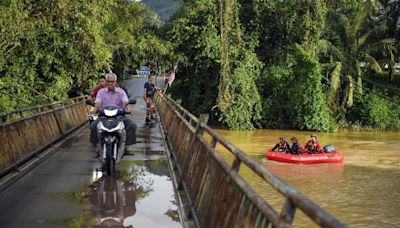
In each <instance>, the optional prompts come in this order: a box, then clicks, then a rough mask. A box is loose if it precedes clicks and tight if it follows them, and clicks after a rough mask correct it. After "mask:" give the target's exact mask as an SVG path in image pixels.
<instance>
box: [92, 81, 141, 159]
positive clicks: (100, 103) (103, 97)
mask: <svg viewBox="0 0 400 228" xmlns="http://www.w3.org/2000/svg"><path fill="white" fill-rule="evenodd" d="M106 83H107V87H106V88H103V89H100V90H99V92H98V93H97V96H96V108H95V111H96V110H97V109H100V108H104V107H106V106H117V107H119V108H126V110H127V111H128V112H131V113H132V110H131V108H130V107H129V106H128V102H129V100H128V96H127V95H126V92H125V91H124V90H123V89H121V88H119V87H117V86H116V83H117V75H116V74H114V73H108V74H107V76H106ZM122 121H124V125H125V132H126V143H125V152H126V151H127V146H129V145H132V144H135V143H136V127H137V126H136V124H135V123H134V122H133V120H132V119H130V118H128V117H127V116H123V117H122ZM98 122H99V120H98V119H97V120H96V121H94V122H93V123H92V125H91V126H90V142H91V143H93V145H95V146H96V148H97V150H99V146H98V145H97V144H98V141H99V139H98V135H97V123H98Z"/></svg>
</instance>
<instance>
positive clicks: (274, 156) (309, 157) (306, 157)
mask: <svg viewBox="0 0 400 228" xmlns="http://www.w3.org/2000/svg"><path fill="white" fill-rule="evenodd" d="M265 156H267V158H268V159H269V160H273V161H278V162H286V163H297V164H315V163H341V162H343V160H344V155H343V154H342V153H340V152H334V153H317V154H310V153H303V154H286V153H282V152H277V151H268V152H267V153H266V155H265Z"/></svg>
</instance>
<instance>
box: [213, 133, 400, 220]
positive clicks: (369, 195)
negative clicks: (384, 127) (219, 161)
mask: <svg viewBox="0 0 400 228" xmlns="http://www.w3.org/2000/svg"><path fill="white" fill-rule="evenodd" d="M217 132H218V133H220V134H221V135H223V136H224V137H225V138H226V139H227V140H229V141H230V142H232V143H233V144H234V145H236V146H238V147H239V148H240V149H242V150H243V151H244V152H246V153H247V154H249V155H250V156H251V157H253V158H254V159H255V160H257V161H259V162H260V163H261V164H264V165H265V166H266V167H267V168H268V169H270V170H271V171H272V172H274V173H275V174H277V175H278V176H280V177H281V178H282V179H284V180H285V181H286V182H288V183H289V184H291V185H292V186H294V187H296V188H297V189H299V190H300V191H301V192H302V193H304V194H305V195H307V196H308V197H309V198H310V199H312V200H313V201H314V202H316V203H317V204H319V205H320V206H321V207H322V208H324V209H325V210H327V211H328V212H329V213H331V214H332V215H334V216H335V217H337V218H338V219H339V220H341V221H343V222H344V223H345V224H347V225H348V226H349V227H400V216H399V215H398V212H399V211H400V150H399V146H400V133H399V132H396V133H387V132H376V133H371V132H340V133H319V134H318V140H319V141H320V142H321V144H322V145H326V144H334V145H335V146H336V150H338V151H341V152H343V153H344V155H345V161H344V163H343V164H312V165H298V164H286V163H279V162H274V161H268V160H267V159H266V158H265V156H264V154H265V152H266V150H268V149H270V148H272V147H273V146H274V145H275V144H276V143H277V142H278V141H279V140H278V138H279V137H280V136H284V137H286V139H290V138H291V137H292V136H295V137H297V138H298V139H299V142H300V143H301V144H302V145H304V144H305V142H306V141H307V140H308V139H309V138H310V134H311V132H301V131H279V130H255V131H227V130H217ZM288 141H289V140H288ZM226 157H227V159H228V160H229V159H230V158H229V157H230V156H229V155H226ZM241 174H242V175H243V176H244V177H245V178H246V180H248V181H249V183H250V185H251V186H253V187H254V188H255V189H256V190H257V191H258V192H259V193H260V194H261V195H262V196H263V197H265V198H266V199H267V200H268V202H270V203H271V204H272V205H273V206H274V207H275V208H276V209H277V210H278V211H280V210H281V209H282V207H283V204H284V201H283V199H282V196H281V195H280V194H277V193H275V191H274V190H272V189H271V188H270V187H269V186H267V185H265V184H261V179H260V178H258V177H256V176H255V175H253V174H250V172H249V171H248V170H245V169H242V170H241ZM310 226H315V225H314V224H313V223H312V222H311V221H309V219H307V218H305V216H304V215H302V212H300V211H297V212H296V216H295V220H294V227H310Z"/></svg>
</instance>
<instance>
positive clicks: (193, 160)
mask: <svg viewBox="0 0 400 228" xmlns="http://www.w3.org/2000/svg"><path fill="white" fill-rule="evenodd" d="M155 101H156V106H157V110H158V112H159V114H160V118H161V121H162V124H163V127H164V131H165V132H166V136H167V139H168V144H169V145H170V147H171V148H172V151H171V155H170V156H171V159H172V160H174V163H175V167H174V169H175V170H176V173H177V176H178V177H177V178H178V179H179V188H180V189H181V190H184V191H185V192H186V194H187V195H188V197H187V198H188V199H187V201H188V203H187V204H188V206H187V207H188V209H187V210H186V211H189V212H188V213H187V214H186V215H185V216H186V218H189V217H190V218H193V220H194V223H195V224H196V226H197V227H236V226H238V225H239V227H268V226H272V227H290V226H291V225H292V222H293V219H294V215H295V212H296V209H300V210H301V211H303V212H304V214H305V215H306V216H307V217H309V218H310V219H311V220H312V221H314V222H315V223H316V224H318V225H320V226H322V227H345V225H344V224H343V223H341V222H340V221H339V220H337V219H336V218H334V217H333V216H332V215H330V214H328V213H327V212H326V211H325V210H323V209H322V208H321V207H319V206H318V205H317V204H315V203H314V202H312V201H311V200H310V199H308V198H307V197H306V196H304V195H303V194H302V193H301V192H299V191H298V190H296V189H295V188H293V187H292V186H290V185H289V184H287V183H285V182H284V181H283V180H281V179H280V178H279V177H278V176H276V175H274V174H273V173H272V172H271V171H269V170H268V169H267V168H266V167H265V166H263V165H261V164H259V163H257V162H256V161H254V160H253V159H252V158H250V157H249V156H248V155H246V154H245V153H244V152H243V151H241V150H240V149H239V148H237V147H236V146H234V145H233V144H231V143H230V142H228V141H227V140H225V139H224V138H223V137H221V136H220V135H218V134H217V133H216V132H215V131H214V130H212V129H211V128H210V127H209V126H207V124H206V123H204V122H202V121H200V120H199V119H198V118H197V117H195V116H194V115H192V114H191V113H190V112H188V111H187V110H186V109H184V108H183V107H182V106H180V105H179V104H177V103H176V102H175V101H173V100H172V99H171V98H169V97H167V96H165V95H163V94H161V93H157V95H156V97H155ZM204 132H207V133H208V134H209V135H211V137H212V139H211V141H210V142H208V141H207V140H206V139H205V138H204V136H203V133H204ZM217 144H219V145H221V146H223V147H224V148H226V149H227V150H228V151H229V152H230V153H231V154H232V155H233V156H234V157H235V159H234V161H233V163H232V164H228V162H227V161H226V160H225V159H224V158H223V157H222V156H221V155H220V154H218V153H217V152H216V149H215V148H216V145H217ZM243 165H245V166H247V167H248V168H249V169H251V170H252V172H253V173H254V174H256V175H258V176H259V177H261V178H262V179H263V180H264V181H265V182H266V183H267V184H269V185H270V186H272V187H273V188H274V189H275V190H276V191H277V192H279V193H280V194H281V195H282V196H283V197H284V198H285V200H286V202H285V204H284V205H283V208H282V209H281V211H280V212H277V211H276V210H275V209H274V208H273V207H272V206H271V205H270V204H269V203H268V202H267V201H266V200H265V199H264V198H262V197H261V196H260V195H259V194H258V193H257V192H256V191H255V190H253V189H252V188H251V187H250V186H249V184H248V183H247V182H246V180H245V179H244V178H243V177H242V176H241V175H240V174H239V168H240V167H241V166H243Z"/></svg>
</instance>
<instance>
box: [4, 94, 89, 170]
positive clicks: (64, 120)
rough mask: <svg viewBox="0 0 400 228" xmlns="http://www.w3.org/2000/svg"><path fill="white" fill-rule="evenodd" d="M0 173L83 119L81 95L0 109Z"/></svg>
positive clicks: (75, 126)
mask: <svg viewBox="0 0 400 228" xmlns="http://www.w3.org/2000/svg"><path fill="white" fill-rule="evenodd" d="M0 119H1V120H2V121H0V138H1V139H2V143H1V144H0V155H1V156H0V177H2V176H4V175H6V174H7V173H9V172H10V171H12V170H14V169H16V167H18V166H20V165H21V164H23V163H25V162H26V161H28V160H29V159H31V158H32V157H34V156H36V154H37V153H39V152H41V151H42V150H44V149H45V148H47V147H49V146H50V145H52V144H53V143H55V142H57V141H58V140H60V139H61V138H63V137H64V136H65V135H66V134H68V133H70V132H71V131H73V130H75V129H76V128H78V127H79V126H81V125H82V124H84V123H86V122H87V106H86V104H85V97H84V96H82V97H76V98H72V99H69V100H65V101H59V102H53V103H50V104H45V105H38V106H34V107H30V108H26V109H19V110H14V111H11V112H5V113H0Z"/></svg>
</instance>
